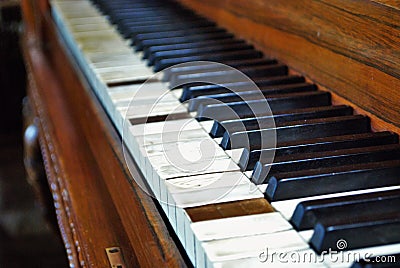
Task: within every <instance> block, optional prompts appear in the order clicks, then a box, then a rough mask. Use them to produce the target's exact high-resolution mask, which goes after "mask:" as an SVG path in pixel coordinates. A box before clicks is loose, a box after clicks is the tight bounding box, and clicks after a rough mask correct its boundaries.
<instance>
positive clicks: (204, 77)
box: [170, 51, 288, 90]
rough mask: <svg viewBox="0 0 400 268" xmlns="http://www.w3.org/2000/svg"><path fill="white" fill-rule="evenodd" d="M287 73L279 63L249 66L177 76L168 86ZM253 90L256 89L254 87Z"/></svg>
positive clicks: (284, 66) (245, 79)
mask: <svg viewBox="0 0 400 268" xmlns="http://www.w3.org/2000/svg"><path fill="white" fill-rule="evenodd" d="M232 52H233V51H232ZM237 52H239V51H237ZM287 72H288V68H287V66H286V65H283V64H279V63H278V64H270V65H266V66H250V67H245V68H241V69H240V70H235V69H230V68H222V69H220V70H213V71H210V72H202V73H197V74H187V75H179V76H177V77H174V79H172V80H171V81H170V84H171V87H176V86H177V85H198V82H199V81H207V82H209V83H210V82H211V83H212V84H221V83H227V82H234V81H249V78H257V77H264V78H266V77H273V76H283V75H286V74H287ZM254 89H256V88H255V87H254ZM254 89H253V90H254Z"/></svg>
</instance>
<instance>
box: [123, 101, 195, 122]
mask: <svg viewBox="0 0 400 268" xmlns="http://www.w3.org/2000/svg"><path fill="white" fill-rule="evenodd" d="M117 109H118V110H119V111H120V113H121V115H123V116H124V117H125V118H127V119H137V118H146V117H156V116H169V115H170V116H171V117H173V115H174V114H186V113H187V110H186V108H185V107H184V106H182V104H180V103H179V102H175V103H156V104H155V105H140V106H132V105H131V106H129V107H122V108H117Z"/></svg>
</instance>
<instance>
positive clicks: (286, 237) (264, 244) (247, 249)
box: [202, 230, 309, 263]
mask: <svg viewBox="0 0 400 268" xmlns="http://www.w3.org/2000/svg"><path fill="white" fill-rule="evenodd" d="M202 246H203V249H204V250H205V252H206V254H207V257H208V259H209V260H210V261H211V262H212V263H214V262H222V261H229V260H235V259H240V258H250V257H258V256H259V255H260V253H261V252H263V251H264V250H265V248H268V250H269V251H270V252H291V251H295V250H303V249H308V248H309V247H308V244H307V243H306V242H305V241H304V240H303V239H302V238H301V237H300V236H299V235H298V233H297V232H296V231H294V230H288V231H282V232H278V233H272V234H258V235H252V236H245V237H235V238H228V239H221V240H214V241H208V242H203V243H202Z"/></svg>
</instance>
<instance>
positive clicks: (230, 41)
mask: <svg viewBox="0 0 400 268" xmlns="http://www.w3.org/2000/svg"><path fill="white" fill-rule="evenodd" d="M228 44H246V42H245V41H244V40H242V39H233V38H229V39H222V40H205V41H200V42H192V43H179V44H172V45H161V46H152V47H150V48H149V49H147V50H146V52H145V53H144V54H143V58H144V59H149V58H151V57H153V55H154V54H155V53H158V52H164V51H170V50H180V49H188V48H202V47H209V46H210V47H212V46H223V45H228ZM208 65H209V64H208ZM197 66H198V65H197ZM194 67H196V66H194ZM177 68H179V67H177ZM181 68H182V67H181ZM186 68H188V66H186ZM196 70H197V69H196ZM173 71H174V69H172V68H171V69H170V72H171V73H172V72H173ZM167 76H168V77H166V74H164V77H166V78H165V79H164V80H169V77H170V74H168V75H167Z"/></svg>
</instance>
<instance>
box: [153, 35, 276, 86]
mask: <svg viewBox="0 0 400 268" xmlns="http://www.w3.org/2000/svg"><path fill="white" fill-rule="evenodd" d="M234 42H235V43H239V42H240V43H243V44H244V43H245V41H243V40H235V39H233V40H232V41H231V43H234ZM219 43H220V44H228V42H220V41H217V42H215V43H213V44H211V45H210V46H212V45H219ZM182 45H198V43H189V44H182ZM201 46H204V44H202V43H200V44H199V45H198V46H197V47H201ZM161 47H163V46H161ZM154 48H157V47H152V48H151V49H154ZM184 48H185V47H184ZM175 49H180V48H175ZM276 63H278V62H277V61H276V60H274V59H266V58H259V59H243V60H228V61H226V62H223V63H222V62H221V63H220V64H216V63H213V62H201V63H197V62H196V63H194V64H191V65H188V66H184V67H175V68H170V69H169V70H168V72H164V78H163V80H165V81H170V80H171V79H174V77H176V76H178V75H182V74H195V73H203V72H209V71H211V70H215V69H220V68H221V64H224V65H227V66H229V67H232V68H236V69H239V70H240V69H241V68H244V67H251V66H262V65H270V64H276Z"/></svg>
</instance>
